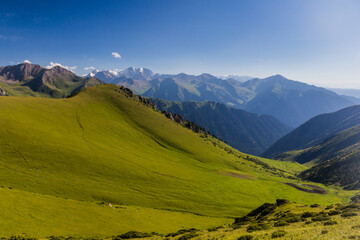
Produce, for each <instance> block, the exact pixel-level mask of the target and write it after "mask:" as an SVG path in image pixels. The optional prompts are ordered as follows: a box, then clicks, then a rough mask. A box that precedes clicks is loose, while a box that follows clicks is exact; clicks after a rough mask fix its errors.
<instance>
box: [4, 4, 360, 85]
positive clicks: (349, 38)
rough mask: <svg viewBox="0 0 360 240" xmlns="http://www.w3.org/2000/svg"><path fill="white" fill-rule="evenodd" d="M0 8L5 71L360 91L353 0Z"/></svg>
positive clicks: (359, 19) (359, 18) (359, 31)
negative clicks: (141, 75) (272, 79)
mask: <svg viewBox="0 0 360 240" xmlns="http://www.w3.org/2000/svg"><path fill="white" fill-rule="evenodd" d="M0 3H1V9H0V51H1V54H0V65H2V66H3V65H9V64H13V63H17V62H23V61H24V60H29V61H31V62H32V63H37V64H40V65H43V66H47V65H49V64H50V62H53V63H60V64H62V65H64V66H68V67H73V70H74V71H75V72H76V73H77V74H79V75H82V74H84V73H86V72H88V71H86V70H84V68H87V67H95V68H97V69H123V68H126V67H129V66H135V67H147V68H150V69H151V70H153V71H154V72H160V73H179V72H186V73H189V74H200V73H203V72H207V73H210V74H214V75H227V74H238V75H250V76H256V77H266V76H269V75H274V74H282V75H284V76H286V77H288V78H291V79H294V80H299V81H303V82H307V83H312V84H316V85H320V86H329V87H345V88H360V78H359V76H360V27H359V26H360V1H357V0H344V1H340V0H272V1H270V0H234V1H226V0H221V1H220V0H219V1H215V0H214V1H201V0H191V1H190V0H181V1H176V0H173V1H169V0H163V1H158V0H152V1H140V0H133V1H120V0H118V1H111V0H106V1H89V0H88V1H36V0H34V1H25V0H24V1H16V0H11V1H8V0H0ZM114 52H116V53H118V54H119V55H120V56H121V58H119V57H118V58H116V57H114V56H113V55H112V53H114ZM75 66H76V69H75Z"/></svg>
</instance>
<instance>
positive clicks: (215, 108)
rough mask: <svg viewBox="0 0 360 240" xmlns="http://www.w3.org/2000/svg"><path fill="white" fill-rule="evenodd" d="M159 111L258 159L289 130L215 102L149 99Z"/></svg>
mask: <svg viewBox="0 0 360 240" xmlns="http://www.w3.org/2000/svg"><path fill="white" fill-rule="evenodd" d="M151 101H152V102H153V103H155V105H156V106H157V108H158V109H160V110H166V111H168V112H171V113H178V114H180V115H181V116H183V117H184V118H185V119H188V120H190V121H193V122H195V123H196V124H198V125H199V126H201V127H203V128H205V129H206V130H208V131H210V132H211V134H214V135H215V136H217V137H218V138H220V139H222V140H224V141H225V142H226V143H227V144H229V145H231V146H233V147H234V148H236V149H238V150H239V151H241V152H245V153H249V154H255V155H260V154H261V153H262V152H264V151H265V150H266V149H267V148H269V147H270V146H271V145H272V144H273V143H274V142H275V141H276V140H278V139H279V138H281V137H282V136H284V135H285V134H286V133H288V132H289V131H290V130H291V128H290V127H289V126H287V125H286V124H284V123H282V122H281V121H279V120H277V119H276V118H274V117H272V116H269V115H258V114H254V113H249V112H245V111H243V110H240V109H235V108H230V107H228V106H226V105H225V104H222V103H216V102H195V101H186V102H177V101H166V100H162V99H157V98H152V99H151Z"/></svg>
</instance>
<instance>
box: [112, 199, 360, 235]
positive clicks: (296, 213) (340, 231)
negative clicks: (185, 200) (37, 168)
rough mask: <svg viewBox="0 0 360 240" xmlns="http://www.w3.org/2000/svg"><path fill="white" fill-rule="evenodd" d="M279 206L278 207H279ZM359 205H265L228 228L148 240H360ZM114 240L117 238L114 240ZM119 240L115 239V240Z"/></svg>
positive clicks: (192, 231)
mask: <svg viewBox="0 0 360 240" xmlns="http://www.w3.org/2000/svg"><path fill="white" fill-rule="evenodd" d="M278 204H280V205H278ZM359 214H360V205H359V204H347V205H342V204H334V205H328V206H326V207H325V206H324V207H321V206H318V205H311V206H309V205H301V204H296V203H285V204H282V202H281V201H278V202H277V203H266V204H263V205H261V206H260V207H259V208H257V209H256V210H254V211H252V212H250V213H248V214H247V215H245V216H242V217H239V218H237V219H236V220H235V221H234V222H233V224H231V225H229V226H218V227H215V228H209V229H207V230H197V229H188V230H187V231H181V232H180V231H178V232H174V233H172V234H169V235H168V236H167V237H161V236H152V237H150V238H147V239H151V240H155V239H157V240H160V239H168V240H170V239H171V240H175V239H176V240H178V239H179V240H180V239H181V240H183V239H194V240H205V239H206V240H208V239H222V240H255V239H301V240H308V239H359V236H360V225H359V220H360V216H359ZM114 239H116V238H114ZM117 239H118V238H117Z"/></svg>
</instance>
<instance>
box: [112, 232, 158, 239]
mask: <svg viewBox="0 0 360 240" xmlns="http://www.w3.org/2000/svg"><path fill="white" fill-rule="evenodd" d="M151 236H152V234H150V233H142V232H137V231H130V232H127V233H124V234H121V235H117V236H115V237H114V238H113V240H120V239H130V238H146V237H151Z"/></svg>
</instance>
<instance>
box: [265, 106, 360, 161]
mask: <svg viewBox="0 0 360 240" xmlns="http://www.w3.org/2000/svg"><path fill="white" fill-rule="evenodd" d="M358 124H360V105H356V106H352V107H348V108H345V109H342V110H339V111H337V112H334V113H328V114H322V115H319V116H316V117H314V118H312V119H310V120H309V121H307V122H306V123H304V124H302V125H301V126H300V127H298V128H296V129H295V130H293V131H292V132H290V133H289V134H287V135H286V136H284V137H283V138H281V139H280V140H278V141H277V142H276V143H274V145H272V146H271V147H270V148H269V149H268V150H267V151H266V152H265V153H264V154H263V156H266V157H275V156H276V155H277V154H279V153H283V152H288V151H293V150H301V149H305V148H308V147H311V146H314V145H316V144H319V143H321V142H322V141H324V140H325V139H327V138H329V137H331V136H333V135H335V134H337V133H339V132H341V131H344V130H346V129H348V128H351V127H354V126H356V125H358ZM302 162H304V161H302Z"/></svg>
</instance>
